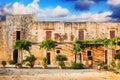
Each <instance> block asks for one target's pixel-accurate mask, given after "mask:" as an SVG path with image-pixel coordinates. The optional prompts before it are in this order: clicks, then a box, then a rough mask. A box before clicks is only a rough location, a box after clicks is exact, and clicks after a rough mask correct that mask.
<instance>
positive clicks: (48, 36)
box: [46, 31, 52, 39]
mask: <svg viewBox="0 0 120 80" xmlns="http://www.w3.org/2000/svg"><path fill="white" fill-rule="evenodd" d="M51 35H52V31H46V39H51Z"/></svg>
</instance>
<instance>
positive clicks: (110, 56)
mask: <svg viewBox="0 0 120 80" xmlns="http://www.w3.org/2000/svg"><path fill="white" fill-rule="evenodd" d="M107 49H108V55H107V61H108V62H107V64H108V65H110V62H111V61H112V48H110V47H108V48H107Z"/></svg>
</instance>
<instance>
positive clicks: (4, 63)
mask: <svg viewBox="0 0 120 80" xmlns="http://www.w3.org/2000/svg"><path fill="white" fill-rule="evenodd" d="M1 64H2V65H3V68H4V67H5V66H6V64H7V63H6V61H4V60H3V61H2V62H1Z"/></svg>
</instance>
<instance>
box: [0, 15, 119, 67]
mask: <svg viewBox="0 0 120 80" xmlns="http://www.w3.org/2000/svg"><path fill="white" fill-rule="evenodd" d="M16 31H20V33H21V35H20V38H21V39H27V40H30V41H32V42H34V43H38V44H39V42H41V41H43V40H44V39H46V36H48V37H50V38H51V39H53V40H56V41H57V42H65V44H60V45H58V46H57V47H56V49H55V50H57V49H59V50H60V54H64V55H66V56H67V57H68V61H67V62H66V64H67V65H70V63H71V62H72V61H74V53H73V45H72V44H69V43H66V42H73V41H74V40H75V39H78V38H79V31H83V33H84V36H83V37H84V39H85V40H87V39H98V38H110V31H115V36H119V37H120V35H119V34H120V23H95V22H59V21H56V22H50V21H47V22H44V21H43V22H42V21H41V22H39V21H35V20H34V16H33V15H13V16H7V17H6V22H0V44H1V45H0V55H1V56H0V60H3V59H5V60H10V59H13V49H12V46H13V43H14V42H15V41H16ZM38 44H37V45H33V46H32V47H31V53H32V54H34V55H35V56H36V57H37V61H36V63H37V64H41V63H42V62H41V61H42V58H43V56H44V55H43V53H44V50H43V49H39V45H38ZM118 49H119V47H117V48H114V50H118ZM55 50H52V51H49V52H50V54H51V58H50V59H51V64H53V65H55V64H56V63H57V62H56V61H55V57H56V55H57V53H56V52H55ZM88 50H91V51H92V56H93V60H94V61H97V60H102V61H105V52H104V51H105V49H104V48H103V47H100V48H95V49H86V50H84V51H82V52H80V53H81V56H82V58H81V61H82V62H84V61H88V59H87V51H88ZM108 52H109V51H108ZM3 53H4V54H3ZM3 56H4V57H3ZM26 56H28V53H27V52H24V58H25V57H26Z"/></svg>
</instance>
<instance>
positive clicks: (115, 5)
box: [107, 0, 120, 22]
mask: <svg viewBox="0 0 120 80" xmlns="http://www.w3.org/2000/svg"><path fill="white" fill-rule="evenodd" d="M107 4H108V5H109V8H110V9H111V11H112V14H111V15H110V17H112V18H113V19H116V21H117V22H119V21H120V10H119V9H120V0H108V1H107Z"/></svg>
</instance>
